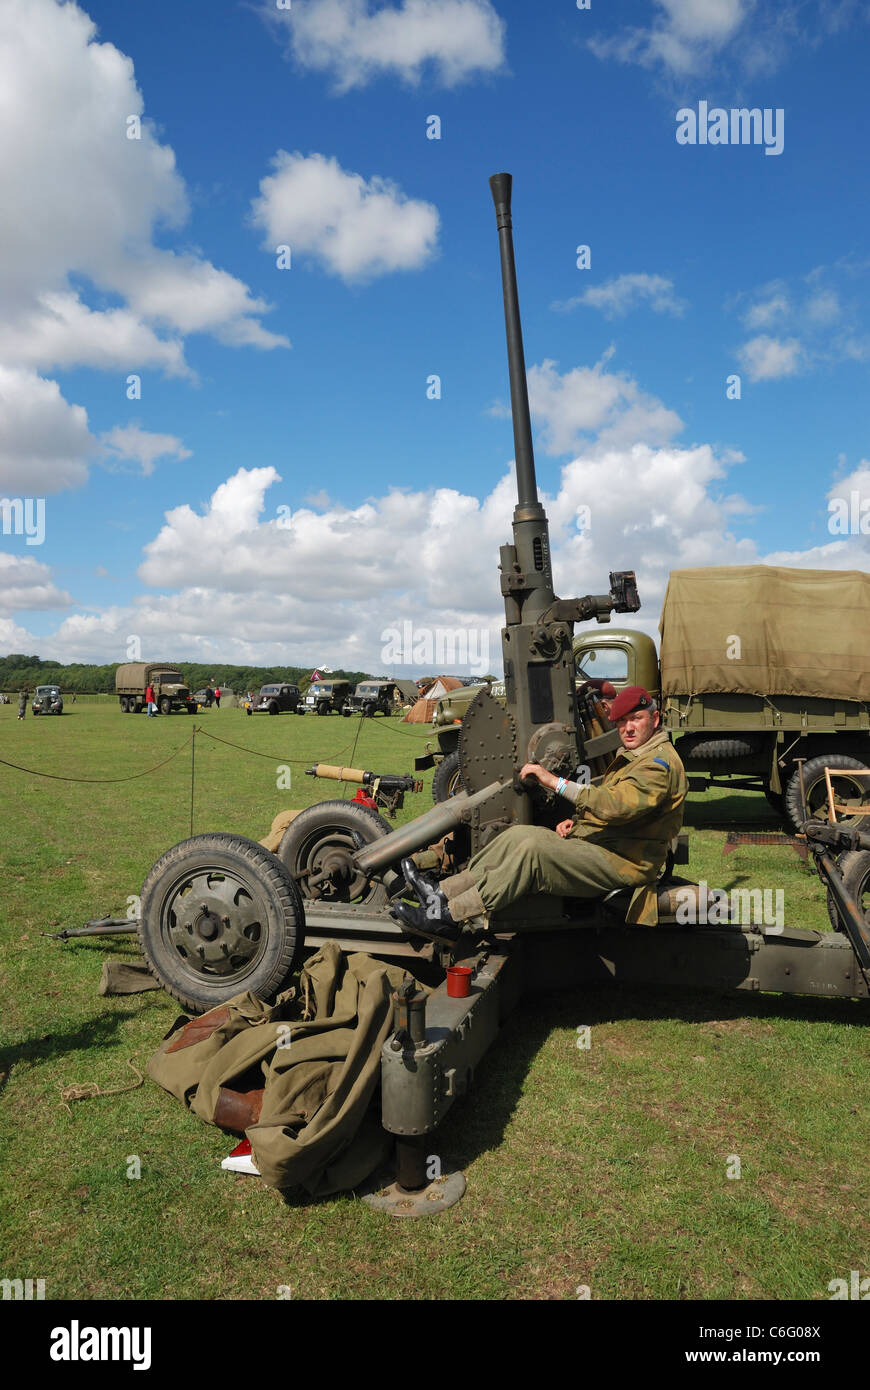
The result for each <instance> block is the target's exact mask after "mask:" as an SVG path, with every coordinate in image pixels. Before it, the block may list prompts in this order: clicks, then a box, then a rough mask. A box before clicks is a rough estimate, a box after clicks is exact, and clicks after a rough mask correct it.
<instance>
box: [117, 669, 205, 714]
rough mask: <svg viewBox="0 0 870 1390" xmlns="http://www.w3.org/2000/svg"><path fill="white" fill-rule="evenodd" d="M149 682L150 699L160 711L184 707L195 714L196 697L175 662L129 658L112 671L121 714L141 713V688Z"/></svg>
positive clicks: (142, 704)
mask: <svg viewBox="0 0 870 1390" xmlns="http://www.w3.org/2000/svg"><path fill="white" fill-rule="evenodd" d="M149 685H150V686H152V687H153V689H154V702H155V704H156V705H157V708H158V710H159V711H160V713H161V714H171V713H172V711H173V710H176V709H180V710H187V713H188V714H196V700H194V699H193V697H192V695H191V693H190V688H189V686H187V685H186V684H185V680H184V677H183V675H182V674H181V672H180V671H179V669H178V667H177V666H172V665H170V664H169V662H168V661H131V662H128V663H127V664H126V665H124V666H119V667H118V669H117V671H116V672H115V694H116V695H117V696H118V699H119V701H120V705H121V710H122V712H123V713H124V714H141V712H142V710H143V709H145V708H146V702H145V691H146V690H147V689H148V687H149Z"/></svg>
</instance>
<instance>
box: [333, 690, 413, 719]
mask: <svg viewBox="0 0 870 1390" xmlns="http://www.w3.org/2000/svg"><path fill="white" fill-rule="evenodd" d="M405 698H406V697H405V696H404V695H403V693H402V691H401V689H400V688H399V686H398V685H397V684H396V682H395V681H360V683H359V685H358V686H357V688H356V690H355V691H354V692H353V694H352V695H350V696H349V697H348V699H347V700H345V702H344V708H343V709H342V711H341V712H342V714H346V715H351V714H364V715H365V716H366V717H367V718H372V717H373V716H374V715H376V714H385V715H386V716H387V717H388V718H389V716H390V715H391V714H395V713H396V711H397V710H399V709H401V707H402V705H403V704H404V703H405Z"/></svg>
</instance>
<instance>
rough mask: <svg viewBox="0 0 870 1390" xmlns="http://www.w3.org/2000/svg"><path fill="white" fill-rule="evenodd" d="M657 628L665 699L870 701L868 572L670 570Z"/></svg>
mask: <svg viewBox="0 0 870 1390" xmlns="http://www.w3.org/2000/svg"><path fill="white" fill-rule="evenodd" d="M659 631H660V633H661V668H662V694H663V695H680V696H686V695H701V694H704V693H711V694H712V693H716V694H720V693H735V694H744V695H770V696H775V695H796V696H804V697H815V698H819V699H826V700H856V701H864V700H870V575H868V574H864V573H863V572H862V571H861V570H810V569H783V568H779V567H776V566H772V565H736V566H733V567H725V566H723V567H721V568H718V567H711V568H707V569H691V570H672V571H671V576H670V580H669V583H668V587H667V591H666V593H665V601H664V604H663V607H662V616H661V622H660V623H659ZM735 639H739V649H738V647H737V644H736V642H735ZM737 650H739V655H736V654H735V655H733V656H731V657H729V655H728V653H729V651H731V652H735V653H736V651H737Z"/></svg>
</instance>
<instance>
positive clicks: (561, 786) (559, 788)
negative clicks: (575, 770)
mask: <svg viewBox="0 0 870 1390" xmlns="http://www.w3.org/2000/svg"><path fill="white" fill-rule="evenodd" d="M567 785H568V783H567V782H566V781H565V778H564V777H560V778H559V780H558V782H557V783H556V795H557V796H563V795H564V793H565V788H566V787H567Z"/></svg>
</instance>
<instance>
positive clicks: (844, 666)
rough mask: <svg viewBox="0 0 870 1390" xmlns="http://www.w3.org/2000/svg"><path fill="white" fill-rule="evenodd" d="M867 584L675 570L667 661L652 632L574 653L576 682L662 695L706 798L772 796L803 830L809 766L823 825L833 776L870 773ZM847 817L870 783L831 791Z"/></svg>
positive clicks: (745, 570)
mask: <svg viewBox="0 0 870 1390" xmlns="http://www.w3.org/2000/svg"><path fill="white" fill-rule="evenodd" d="M868 618H870V575H868V574H864V573H863V572H862V571H859V570H810V569H786V568H783V567H778V566H768V565H736V566H720V567H708V568H704V569H687V570H673V571H672V572H671V575H670V580H669V583H668V587H667V592H666V594H665V600H664V604H663V607H662V616H661V621H660V623H659V631H660V634H661V659H659V657H658V655H657V653H656V648H655V643H654V642H653V641H652V639H651V638H650V637H648V636H647V635H646V634H645V633H642V632H633V631H619V630H610V631H601V630H600V629H598V630H594V629H593V630H591V631H586V632H583V633H581V634H580V635H579V636H577V637H576V638H575V640H574V658H575V664H576V671H577V676H578V678H589V677H592V676H599V677H604V678H606V679H607V680H610V681H611V682H612V683H613V685H614V686H615V687H616V689H617V691H619V690H621V689H623V688H624V687H625V686H627V685H642V686H645V687H646V689H647V690H649V691H650V693H651V694H652V693H654V694H656V695H657V696H660V698H661V702H662V722H663V724H664V726H665V728H667V729H669V730H670V731H671V733H672V735H673V738H674V742H675V745H676V748H677V751H678V752H679V754H680V757H681V758H682V760H683V763H684V764H685V767H686V771H687V772H688V773H689V774H690V785H691V786H692V789H693V790H695V791H700V790H706V788H707V787H711V786H714V787H732V788H734V789H735V790H737V789H741V788H746V789H754V790H757V791H763V792H764V794H765V796H766V797H767V799H768V801H769V802H770V803H771V805H772V806H773V807H774V808H775V809H776V810H777V812H779V813H780V814H781V815H782V816H783V818H784V819H785V821H786V822H787V824H788V825H789V826H790V827H791V828H792V829H794V828H797V827H798V826H799V825H800V824H801V823H802V821H803V819H804V815H803V813H802V810H801V802H800V774H799V772H798V761H799V759H805V760H806V761H805V762H804V763H803V781H804V787H805V791H806V794H807V798H808V802H809V806H810V812H811V814H812V815H815V816H818V815H822V816H824V815H825V812H824V807H825V804H826V801H827V787H826V782H825V771H824V770H825V767H826V766H827V767H829V768H833V769H836V770H837V771H838V772H841V771H842V772H849V771H855V772H857V771H860V770H861V769H863V768H866V767H868V766H870V703H868V702H870V653H868V651H867V646H866V633H867V628H868ZM834 787H835V791H836V799H837V801H838V803H840V804H854V805H856V806H857V805H860V804H862V803H864V804H866V803H868V802H870V778H866V777H864V778H862V777H854V778H849V777H840V776H837V777H836V778H835V780H834Z"/></svg>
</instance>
